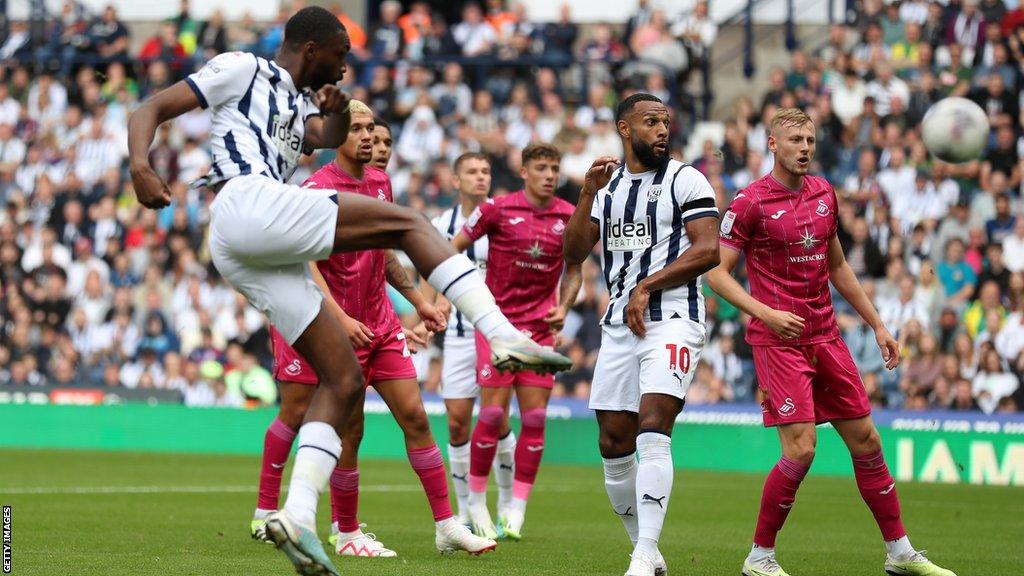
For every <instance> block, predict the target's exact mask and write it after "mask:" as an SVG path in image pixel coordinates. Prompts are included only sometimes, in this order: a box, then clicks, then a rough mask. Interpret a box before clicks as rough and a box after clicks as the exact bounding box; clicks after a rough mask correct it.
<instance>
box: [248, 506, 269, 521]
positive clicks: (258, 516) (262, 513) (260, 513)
mask: <svg viewBox="0 0 1024 576" xmlns="http://www.w3.org/2000/svg"><path fill="white" fill-rule="evenodd" d="M271 512H273V510H264V509H263V508H257V509H256V512H254V513H253V515H252V519H253V520H265V519H266V518H267V516H270V513H271Z"/></svg>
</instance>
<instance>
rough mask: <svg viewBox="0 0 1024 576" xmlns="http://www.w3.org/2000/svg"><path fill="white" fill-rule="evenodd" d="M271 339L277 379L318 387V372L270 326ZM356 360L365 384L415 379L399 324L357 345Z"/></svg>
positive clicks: (275, 377)
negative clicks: (383, 333) (366, 344)
mask: <svg viewBox="0 0 1024 576" xmlns="http://www.w3.org/2000/svg"><path fill="white" fill-rule="evenodd" d="M270 342H271V344H272V345H273V348H274V379H275V380H277V381H278V382H295V383H297V384H308V385H310V386H316V385H317V384H318V383H319V380H318V379H317V377H316V371H314V370H313V367H312V366H310V365H309V363H308V362H306V359H305V358H303V357H302V356H301V355H300V354H299V353H298V352H296V351H295V349H294V348H292V347H291V346H289V345H288V342H286V341H285V339H284V337H283V336H281V334H280V332H278V331H277V329H276V328H274V327H271V328H270ZM355 352H356V359H357V360H359V366H360V367H362V369H363V379H364V380H365V381H366V385H367V386H369V385H371V384H376V383H378V382H386V381H388V380H408V379H413V380H415V379H416V367H415V366H413V364H412V357H411V356H410V355H409V347H408V346H406V343H405V334H404V333H402V328H401V327H398V328H396V329H394V330H392V331H391V332H388V333H387V334H385V335H384V336H377V337H376V338H374V339H373V342H371V343H370V345H369V346H363V347H361V348H356V349H355Z"/></svg>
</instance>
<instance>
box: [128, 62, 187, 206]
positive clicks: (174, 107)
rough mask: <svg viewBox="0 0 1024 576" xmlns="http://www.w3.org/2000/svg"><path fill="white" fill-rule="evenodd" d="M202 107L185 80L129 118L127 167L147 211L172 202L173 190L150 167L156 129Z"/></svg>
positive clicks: (155, 96)
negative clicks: (151, 147) (151, 149)
mask: <svg viewBox="0 0 1024 576" xmlns="http://www.w3.org/2000/svg"><path fill="white" fill-rule="evenodd" d="M198 107H199V98H198V97H197V96H196V93H195V92H194V91H193V90H192V88H190V87H189V85H188V84H186V83H185V82H184V81H182V82H178V83H176V84H174V85H173V86H171V87H170V88H167V89H166V90H162V91H160V92H157V93H156V94H155V95H153V96H152V97H150V98H149V99H147V100H146V101H145V102H143V103H142V106H139V108H138V109H137V110H135V112H133V113H132V115H131V117H130V118H129V119H128V166H129V171H130V172H131V175H132V184H133V185H134V187H135V196H136V197H137V198H138V199H139V203H140V204H142V205H143V206H145V207H146V208H154V209H155V208H163V207H164V206H167V205H168V204H170V203H171V191H170V189H169V188H168V187H167V183H166V182H164V181H163V180H162V179H161V178H160V176H158V175H157V173H156V171H154V170H153V167H152V166H150V165H149V147H150V146H152V145H153V137H154V136H156V129H157V126H159V125H161V124H163V123H164V122H166V121H168V120H171V119H174V118H177V117H178V116H181V115H182V114H184V113H186V112H188V111H189V110H193V109H195V108H198Z"/></svg>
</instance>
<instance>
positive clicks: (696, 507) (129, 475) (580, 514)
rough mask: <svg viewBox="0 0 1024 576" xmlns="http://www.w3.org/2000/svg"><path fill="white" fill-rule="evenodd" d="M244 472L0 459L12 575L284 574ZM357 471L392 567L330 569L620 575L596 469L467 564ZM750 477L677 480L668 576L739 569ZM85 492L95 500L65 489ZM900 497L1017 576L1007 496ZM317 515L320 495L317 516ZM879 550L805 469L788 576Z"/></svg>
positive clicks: (1021, 551) (1017, 524)
mask: <svg viewBox="0 0 1024 576" xmlns="http://www.w3.org/2000/svg"><path fill="white" fill-rule="evenodd" d="M258 467H259V461H258V459H257V458H254V457H238V456H195V455H178V454H141V453H107V452H103V453H101V452H57V451H11V450H4V451H0V503H2V504H9V505H11V506H13V562H14V564H13V568H14V570H13V573H14V574H17V575H26V576H27V575H37V574H38V575H46V576H55V575H75V576H78V575H83V576H86V575H104V576H108V575H114V574H125V575H133V576H143V575H154V576H156V575H160V576H164V575H171V574H173V575H178V574H188V575H192V574H195V575H240V576H241V575H245V576H262V575H271V574H282V575H283V574H290V573H291V568H290V566H289V565H288V563H287V561H286V560H285V559H284V556H283V555H281V554H280V553H278V552H277V551H276V550H274V549H273V547H272V546H270V545H266V544H258V543H255V542H253V541H252V540H250V539H249V534H248V525H249V518H250V514H251V509H252V507H253V506H254V504H255V487H254V485H255V481H256V477H257V474H258ZM361 475H362V486H363V487H364V491H363V494H362V499H361V503H360V512H361V513H360V519H361V521H364V522H368V523H369V526H370V527H369V529H370V530H372V531H374V532H376V533H377V535H378V536H379V537H380V539H381V540H382V541H384V543H385V544H387V545H388V546H389V547H392V548H394V549H396V550H397V551H398V553H399V558H397V559H394V560H368V559H353V558H346V559H340V558H339V559H338V560H337V564H338V566H339V567H340V569H341V572H342V573H343V574H346V575H360V574H366V575H370V574H372V575H374V576H379V575H390V574H403V575H423V574H429V575H433V576H441V575H447V574H454V575H459V576H463V575H467V576H469V575H478V574H479V575H484V574H487V575H502V576H504V575H509V574H517V575H518V574H551V575H563V574H564V575H570V574H572V575H577V574H586V575H590V574H595V575H597V574H607V575H618V574H622V573H623V572H624V571H625V568H626V566H627V565H628V557H627V555H628V553H629V546H628V541H627V539H626V536H625V533H624V532H623V530H622V526H621V524H620V523H619V520H618V518H617V517H615V516H614V514H612V512H611V510H610V508H609V504H608V501H607V498H606V496H605V494H604V487H603V483H602V476H601V471H600V469H599V468H592V467H590V468H588V467H570V466H554V465H546V466H544V467H542V470H541V475H540V481H539V483H538V485H537V488H536V490H535V491H534V496H533V498H532V500H531V502H530V508H529V510H528V511H527V523H526V526H525V533H524V534H525V538H524V540H523V541H522V542H520V543H502V544H500V545H499V547H498V550H497V551H496V552H495V553H492V554H488V555H485V556H482V557H478V558H475V557H469V556H466V555H459V556H455V557H439V556H438V554H437V553H436V552H435V550H434V531H433V522H432V521H431V517H430V512H429V510H428V508H427V504H426V501H425V499H424V498H423V496H422V493H421V492H420V491H419V484H418V482H417V480H416V477H415V475H414V474H413V473H412V471H411V470H410V468H409V466H408V464H407V463H405V462H396V461H371V462H365V463H364V464H363V465H362V467H361ZM286 478H287V476H286ZM762 481H763V478H762V477H761V476H756V475H745V474H720V473H710V472H682V473H679V474H678V475H677V476H676V479H675V488H674V491H673V499H672V502H671V505H670V513H669V518H668V519H667V521H666V525H665V531H664V533H663V534H662V541H661V550H662V552H663V553H664V555H665V557H666V559H667V560H668V563H669V570H670V573H671V574H673V576H683V575H691V574H692V575H698V574H700V575H704V574H707V575H714V574H723V575H728V576H736V575H737V574H739V568H740V565H741V563H742V561H743V558H744V556H745V554H746V552H747V550H748V548H749V539H750V535H751V533H752V531H753V522H754V519H755V515H756V513H757V507H758V501H759V498H760V490H761V483H762ZM96 487H105V488H109V490H108V492H107V493H99V494H96V493H92V494H81V493H77V494H76V493H67V490H68V489H88V488H96ZM117 487H153V488H154V490H153V491H152V492H151V493H125V492H124V491H123V490H122V491H118V490H117V489H116V488H117ZM183 487H204V488H208V489H209V491H208V493H185V492H182V491H181V489H182V488H183ZM26 489H37V490H39V489H53V490H49V491H48V492H49V493H35V494H33V493H26ZM167 489H174V490H178V491H176V492H175V491H171V490H167ZM62 490H64V491H65V492H64V493H61V491H62ZM899 490H900V495H901V497H902V500H903V508H904V518H905V521H906V523H907V525H908V529H909V530H910V535H911V538H912V541H913V542H914V544H915V545H916V546H917V547H919V548H927V549H929V550H931V556H932V557H933V558H934V559H935V560H936V561H938V562H940V563H941V564H942V565H945V566H948V567H950V568H951V569H953V570H956V571H957V573H958V574H960V576H987V575H992V576H1008V575H1011V574H1021V573H1022V572H1024V492H1022V491H1021V490H1020V489H1019V488H1017V489H1014V488H996V487H977V486H945V485H923V484H904V485H900V487H899ZM326 507H327V502H326V498H325V500H324V502H323V503H322V504H321V518H325V517H326ZM322 535H324V536H325V534H322ZM879 540H880V539H879V536H878V531H877V528H876V527H875V525H874V522H873V520H872V519H871V516H870V514H869V513H868V511H867V509H866V508H865V507H864V505H863V503H862V502H861V500H860V497H859V495H858V493H857V489H856V486H855V485H854V483H853V480H852V479H848V478H823V477H815V476H814V475H813V474H812V475H811V476H810V477H809V478H808V479H807V481H806V482H804V486H803V488H802V489H801V492H800V496H799V498H798V500H797V506H796V507H795V508H794V509H793V513H792V514H791V515H790V518H789V521H788V523H787V526H786V530H784V531H783V533H782V534H781V535H780V537H779V542H778V545H779V560H780V561H781V562H782V563H783V566H785V567H786V568H787V569H788V570H789V571H790V572H791V573H793V575H794V576H806V575H842V576H858V575H865V576H868V575H871V576H884V574H883V572H882V562H883V560H884V552H883V547H882V544H881V542H880V541H879Z"/></svg>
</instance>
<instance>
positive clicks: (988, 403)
mask: <svg viewBox="0 0 1024 576" xmlns="http://www.w3.org/2000/svg"><path fill="white" fill-rule="evenodd" d="M1019 384H1020V383H1019V382H1018V380H1017V377H1016V376H1014V375H1013V374H1010V373H1008V372H1007V371H1006V370H1005V369H1004V367H1003V363H1002V360H1001V359H1000V358H999V353H998V352H996V351H995V350H991V349H990V350H988V351H986V352H985V354H984V355H983V356H982V360H981V369H980V370H979V371H978V375H977V376H975V377H974V382H973V383H972V386H971V393H972V394H973V395H974V397H975V398H976V400H977V401H976V405H977V406H978V408H980V409H981V410H982V411H983V412H985V413H986V414H991V413H992V412H994V411H995V409H996V406H997V405H998V404H999V401H1000V400H1002V399H1003V398H1004V397H1006V396H1010V395H1012V394H1013V393H1014V392H1016V391H1017V387H1018V386H1019Z"/></svg>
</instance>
